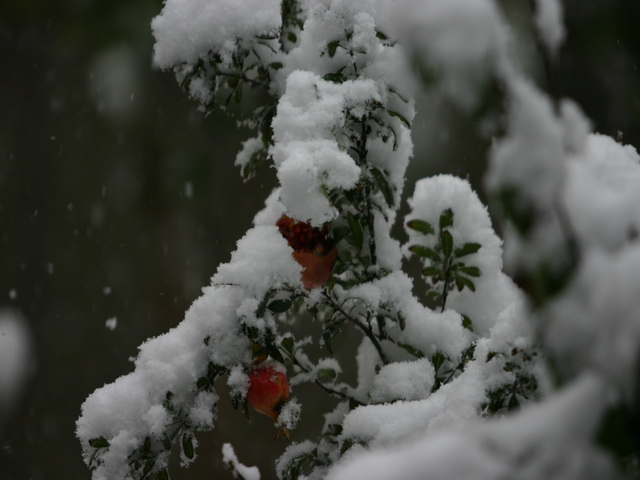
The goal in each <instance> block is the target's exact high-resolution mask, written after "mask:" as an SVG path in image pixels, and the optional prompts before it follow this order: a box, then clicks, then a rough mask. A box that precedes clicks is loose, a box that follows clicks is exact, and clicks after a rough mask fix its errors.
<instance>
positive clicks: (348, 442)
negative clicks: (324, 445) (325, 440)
mask: <svg viewBox="0 0 640 480" xmlns="http://www.w3.org/2000/svg"><path fill="white" fill-rule="evenodd" d="M353 445H354V443H353V442H352V441H351V440H345V441H344V443H343V444H342V448H341V449H340V455H344V454H345V453H346V452H347V450H349V449H350V448H351V447H353Z"/></svg>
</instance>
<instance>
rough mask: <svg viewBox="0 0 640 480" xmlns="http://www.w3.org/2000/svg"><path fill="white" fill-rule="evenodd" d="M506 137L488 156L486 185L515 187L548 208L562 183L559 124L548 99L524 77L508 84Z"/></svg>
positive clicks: (561, 150) (562, 169)
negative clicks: (508, 98)
mask: <svg viewBox="0 0 640 480" xmlns="http://www.w3.org/2000/svg"><path fill="white" fill-rule="evenodd" d="M510 87H511V92H510V93H511V105H510V108H509V117H510V121H509V127H508V132H507V136H506V137H505V138H503V139H501V140H499V141H498V142H497V143H496V144H495V147H494V149H493V151H492V153H491V156H490V163H491V164H490V170H489V173H488V176H487V186H488V187H489V189H490V190H491V191H500V189H502V188H515V189H517V190H518V191H519V192H520V194H521V195H523V196H524V197H525V198H526V199H527V200H529V199H530V201H531V202H532V203H533V204H535V205H537V208H540V209H545V208H549V206H550V205H551V204H552V202H553V201H554V200H555V199H556V198H557V195H558V191H559V190H560V188H561V185H562V183H563V182H564V176H565V175H564V174H565V172H564V148H563V138H562V132H563V129H562V126H561V124H560V122H559V121H558V119H557V117H556V115H555V114H554V112H553V105H552V104H551V101H550V100H549V99H548V98H547V97H546V96H544V94H542V93H541V92H540V91H538V90H537V89H536V88H535V87H534V86H533V85H532V84H530V83H528V82H527V81H526V80H524V79H514V80H513V81H512V84H511V86H510Z"/></svg>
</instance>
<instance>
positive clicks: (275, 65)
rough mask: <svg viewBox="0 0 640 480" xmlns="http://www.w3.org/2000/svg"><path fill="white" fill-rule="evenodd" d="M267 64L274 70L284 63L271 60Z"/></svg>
mask: <svg viewBox="0 0 640 480" xmlns="http://www.w3.org/2000/svg"><path fill="white" fill-rule="evenodd" d="M269 66H270V67H271V68H273V69H274V70H280V69H281V68H282V67H284V65H283V64H282V63H280V62H271V63H270V64H269Z"/></svg>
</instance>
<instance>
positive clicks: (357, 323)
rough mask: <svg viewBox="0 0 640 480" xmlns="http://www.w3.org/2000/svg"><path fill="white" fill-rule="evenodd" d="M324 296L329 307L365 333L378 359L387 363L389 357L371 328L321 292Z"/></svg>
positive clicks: (325, 293)
mask: <svg viewBox="0 0 640 480" xmlns="http://www.w3.org/2000/svg"><path fill="white" fill-rule="evenodd" d="M323 295H324V297H325V298H326V299H327V301H328V302H329V306H330V307H331V308H333V309H334V310H337V311H338V312H340V313H341V314H342V315H344V318H346V319H347V320H349V321H350V322H351V323H353V324H354V325H355V326H357V327H358V328H359V329H360V330H362V331H363V332H364V334H365V336H366V337H367V338H368V339H369V340H371V343H373V346H374V347H375V349H376V351H377V352H378V356H379V357H380V360H382V364H383V365H388V364H389V359H388V358H387V355H386V354H385V353H384V351H383V350H382V346H381V345H380V342H379V341H378V338H377V337H376V336H375V334H374V333H373V330H372V329H371V328H367V326H366V325H364V324H363V323H362V322H361V321H360V320H358V319H356V318H354V317H352V316H351V315H349V314H348V313H347V312H345V311H344V310H343V309H342V307H341V306H340V305H338V304H337V303H336V302H335V301H334V300H333V299H332V298H331V297H330V296H329V295H328V294H327V292H323Z"/></svg>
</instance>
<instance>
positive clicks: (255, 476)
mask: <svg viewBox="0 0 640 480" xmlns="http://www.w3.org/2000/svg"><path fill="white" fill-rule="evenodd" d="M222 461H223V462H224V463H225V464H226V465H229V466H230V469H231V471H232V472H233V473H234V475H233V478H238V477H236V475H239V476H240V477H239V478H241V479H243V480H260V471H259V470H258V467H247V466H246V465H243V464H242V463H240V461H239V460H238V457H237V456H236V452H235V451H234V450H233V446H232V445H231V444H230V443H225V444H224V445H222Z"/></svg>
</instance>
